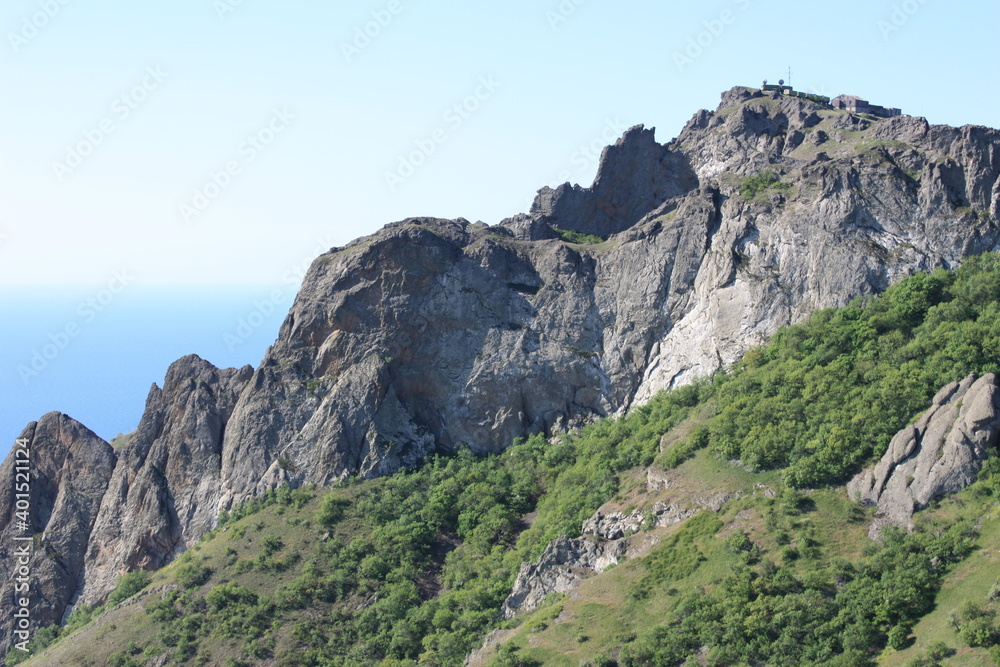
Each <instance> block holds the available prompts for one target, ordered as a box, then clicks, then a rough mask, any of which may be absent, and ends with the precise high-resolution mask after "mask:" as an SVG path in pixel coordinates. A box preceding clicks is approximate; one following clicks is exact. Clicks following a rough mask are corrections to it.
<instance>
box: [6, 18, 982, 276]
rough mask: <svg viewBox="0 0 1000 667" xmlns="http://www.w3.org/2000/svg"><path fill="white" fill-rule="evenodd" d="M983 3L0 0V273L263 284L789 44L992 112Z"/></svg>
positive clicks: (450, 206) (528, 189) (727, 81)
mask: <svg viewBox="0 0 1000 667" xmlns="http://www.w3.org/2000/svg"><path fill="white" fill-rule="evenodd" d="M998 7H1000V3H997V2H995V0H988V1H987V0H982V1H967V2H950V3H945V2H942V1H941V0H907V1H906V2H901V1H896V0H864V1H863V2H862V1H860V0H844V1H841V2H837V3H804V2H794V3H793V2H776V1H771V2H768V1H766V0H722V1H715V2H712V1H709V2H699V3H693V2H683V3H682V2H670V1H662V0H661V1H658V2H653V1H647V0H633V1H631V2H600V1H598V0H562V1H559V0H551V1H542V0H508V1H507V2H503V3H499V2H498V3H492V2H491V3H485V2H469V1H468V0H466V1H465V2H457V1H447V0H445V1H437V2H434V1H431V0H421V1H419V2H417V1H416V0H373V1H355V2H336V3H332V2H331V3H319V2H302V1H294V0H293V1H288V0H282V1H281V2H277V1H266V0H170V1H169V2H167V1H166V0H133V1H131V2H107V1H102V0H5V2H4V3H3V4H2V6H0V27H2V29H3V32H4V35H5V38H4V40H3V44H0V54H2V55H0V68H2V69H0V85H2V89H3V105H2V108H0V128H2V130H0V137H2V138H0V142H2V143H0V183H2V190H0V197H2V201H0V204H2V206H0V234H2V235H3V237H2V239H0V283H2V284H5V285H11V286H13V285H39V284H56V285H59V284H71V285H75V286H90V287H92V288H93V289H94V290H98V289H101V288H103V287H105V286H106V285H107V284H108V283H109V282H110V281H111V280H113V278H114V273H115V271H117V270H123V269H127V270H129V271H131V272H132V274H133V275H134V277H135V282H134V286H139V287H141V286H144V285H152V284H159V285H173V284H181V283H183V284H190V285H199V286H212V285H220V284H272V283H278V282H281V276H282V275H283V274H284V273H285V272H286V271H287V270H288V269H289V267H290V266H293V265H296V264H297V263H299V262H300V261H301V259H302V256H303V255H304V254H305V255H309V254H315V253H314V249H315V248H316V246H317V245H318V244H319V245H322V244H329V245H333V244H341V243H344V242H346V241H348V240H350V239H352V238H354V237H357V236H359V235H363V234H366V233H370V232H372V231H374V230H375V229H377V228H378V227H380V226H382V225H383V224H385V223H387V222H390V221H393V220H397V219H401V218H404V217H407V216H411V215H436V216H445V217H458V216H462V217H466V218H468V219H470V220H477V219H481V220H483V221H486V222H489V223H496V222H499V221H500V220H501V219H502V218H504V217H506V216H509V215H511V214H514V213H516V212H518V211H522V210H524V209H526V207H527V205H528V204H529V202H530V200H531V197H532V195H533V193H534V192H535V190H536V189H537V188H538V187H540V186H541V185H546V184H548V185H556V184H558V183H559V182H561V181H563V180H567V179H568V180H571V181H579V182H581V183H583V184H589V182H590V180H592V178H593V175H594V172H595V168H596V160H597V157H598V155H599V147H600V146H601V145H603V144H604V143H608V142H610V141H613V139H614V138H615V137H616V136H617V135H619V134H620V133H621V132H622V130H623V129H625V128H627V127H628V126H630V125H633V124H638V123H645V124H646V125H647V126H655V127H656V128H657V137H658V139H659V140H660V141H662V142H665V141H667V140H669V139H670V138H672V137H673V136H675V135H676V134H677V133H678V132H679V130H680V129H681V128H682V127H683V125H684V123H685V122H686V121H687V119H689V118H690V117H691V115H692V114H693V113H694V112H695V111H697V110H698V109H699V108H702V107H708V108H713V109H714V108H715V106H716V104H717V102H718V95H719V93H720V92H721V91H723V90H725V89H728V88H730V87H731V86H733V85H739V84H743V85H759V84H760V81H761V80H762V79H764V78H768V79H770V80H771V81H776V80H777V79H779V78H780V77H782V76H784V75H785V72H786V70H787V68H788V67H789V66H791V68H792V70H793V71H792V83H793V84H794V85H796V86H797V87H799V88H801V89H805V90H812V91H818V92H824V93H827V94H831V95H833V94H838V93H841V92H850V93H855V94H858V95H861V96H864V97H867V98H869V99H870V100H871V101H873V102H875V103H880V104H885V105H891V106H899V107H902V108H903V110H904V111H905V112H908V113H912V114H921V115H925V116H927V117H928V118H929V119H930V120H931V121H932V122H938V123H949V124H964V123H978V124H984V125H992V126H997V125H1000V111H998V109H1000V104H998V102H1000V94H998V92H997V87H996V85H995V84H996V81H995V78H996V75H995V73H994V72H993V70H994V68H995V65H996V62H997V60H998V58H997V56H998V55H1000V51H998V46H997V43H998V40H997V39H996V35H995V30H996V26H997V25H998V24H1000V9H998ZM366 33H367V34H366ZM456 105H458V106H456ZM591 146H593V148H591ZM230 172H231V173H230ZM387 174H393V175H392V176H387Z"/></svg>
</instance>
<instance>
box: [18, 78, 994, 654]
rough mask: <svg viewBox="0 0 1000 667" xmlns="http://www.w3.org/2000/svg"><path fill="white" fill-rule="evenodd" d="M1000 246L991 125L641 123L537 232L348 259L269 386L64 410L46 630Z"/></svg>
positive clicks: (745, 97)
mask: <svg viewBox="0 0 1000 667" xmlns="http://www.w3.org/2000/svg"><path fill="white" fill-rule="evenodd" d="M997 247H1000V132H998V131H997V130H993V129H988V128H983V127H974V126H967V127H963V128H952V127H945V126H932V125H930V124H928V123H927V121H926V120H924V119H920V118H910V117H901V118H894V119H886V120H878V119H874V118H870V117H864V116H859V115H854V114H851V113H849V112H846V111H837V110H833V109H831V108H829V107H827V106H825V105H822V104H818V103H815V102H812V101H809V100H805V99H800V98H794V97H787V96H783V95H781V94H780V93H777V92H775V93H768V94H764V93H762V92H760V91H756V90H752V89H746V88H734V89H732V90H730V91H728V92H726V93H724V94H723V96H722V101H721V104H720V106H719V108H718V109H717V110H716V111H714V112H710V111H700V112H698V113H697V114H696V115H695V116H694V118H693V119H692V120H691V121H690V122H689V123H688V125H687V126H686V127H685V128H684V129H683V131H682V132H681V133H680V135H679V136H678V137H677V138H676V139H674V140H673V141H671V142H669V143H668V144H665V145H661V144H659V143H657V141H656V140H655V137H654V132H653V130H651V129H645V128H644V127H642V126H639V127H635V128H632V129H631V130H629V131H628V132H626V133H625V135H624V136H623V137H622V138H621V139H620V140H619V141H618V142H617V143H616V144H615V145H614V146H609V147H608V148H607V149H605V152H604V154H603V156H602V159H601V164H600V168H599V172H598V176H597V178H596V180H595V182H594V184H593V185H592V187H590V188H581V187H579V186H570V185H563V186H560V187H558V188H556V189H554V190H552V189H549V188H544V189H542V190H541V191H540V192H539V194H538V197H537V198H536V200H535V204H534V205H533V207H532V209H531V211H530V212H529V213H527V214H521V215H517V216H515V217H513V218H510V219H508V220H504V221H503V222H501V223H500V224H498V225H495V226H489V225H486V224H483V223H470V222H468V221H466V220H461V219H460V220H440V219H433V218H411V219H407V220H404V221H402V222H398V223H394V224H391V225H388V226H386V227H385V228H384V229H382V230H380V231H379V232H377V233H375V234H373V235H371V236H369V237H366V238H363V239H359V240H357V241H355V242H353V243H351V244H349V245H348V246H346V247H344V248H334V249H331V251H330V252H328V253H326V254H324V255H322V256H320V257H319V258H317V259H316V261H315V262H314V263H313V265H312V267H311V268H310V270H309V272H308V274H307V276H306V277H305V280H304V282H303V285H302V288H301V291H300V292H299V294H298V296H297V298H296V300H295V303H294V305H293V306H292V308H291V311H290V312H289V314H288V317H287V318H286V320H285V322H284V324H283V325H282V328H281V331H280V334H279V337H278V340H277V341H276V342H275V344H274V345H273V346H272V347H271V348H270V349H269V350H268V352H267V354H266V356H265V358H264V359H263V361H262V362H261V364H260V366H259V367H258V368H257V369H252V368H250V367H245V368H243V369H238V370H237V369H227V370H220V369H217V368H215V367H213V366H212V365H211V364H209V363H208V362H206V361H204V360H201V359H199V358H197V357H186V358H184V359H181V360H179V361H178V362H176V363H175V364H174V365H172V366H171V368H170V370H169V371H168V373H167V376H166V380H165V382H164V386H163V388H162V389H161V388H159V387H157V386H154V387H153V388H152V389H151V391H150V394H149V398H148V399H147V405H146V412H145V414H144V416H143V418H142V421H141V424H140V426H139V428H138V430H137V431H136V433H135V434H134V435H133V436H132V437H131V438H130V439H129V441H128V443H127V444H126V446H125V447H124V448H122V449H121V450H120V451H117V452H115V451H113V450H112V449H111V447H110V446H109V445H108V443H105V442H103V441H101V440H100V439H99V438H97V437H96V436H94V435H93V434H92V433H90V432H89V431H87V430H86V429H85V428H83V427H82V426H80V425H79V424H76V423H75V422H73V421H72V420H71V419H69V418H68V417H66V416H63V415H56V414H53V415H46V416H45V417H43V418H42V419H41V420H40V421H39V422H37V423H33V424H30V425H29V426H28V427H27V428H26V430H25V434H26V436H25V437H28V438H29V439H32V441H33V442H36V441H37V443H38V444H37V445H36V446H35V447H34V448H33V451H34V452H35V453H36V456H37V457H38V458H37V459H36V460H34V461H33V463H34V466H35V472H36V475H37V476H38V479H39V480H42V481H40V482H39V484H38V485H37V487H36V491H35V493H36V496H35V497H34V498H33V501H32V502H33V507H32V512H33V517H34V518H33V524H32V529H33V530H34V531H35V532H36V533H38V534H40V537H39V538H38V540H37V541H38V542H39V543H41V544H52V545H53V549H52V550H39V549H36V551H35V555H34V556H33V558H34V559H35V561H36V563H37V564H38V565H37V567H36V568H35V569H34V570H33V572H34V576H35V577H36V580H37V582H38V585H39V586H40V587H41V590H44V591H50V590H51V591H54V593H53V595H52V596H51V598H47V600H48V601H47V603H46V605H45V607H44V608H40V609H38V610H37V611H36V614H35V617H34V620H35V622H36V623H38V624H40V625H44V624H46V623H50V622H54V621H58V620H59V619H60V618H61V617H62V616H63V614H64V613H65V612H66V611H67V610H68V609H69V607H70V606H71V605H72V604H74V603H75V602H77V601H82V602H85V603H88V604H89V603H94V602H97V601H100V600H102V599H103V598H104V597H105V596H106V595H107V594H108V593H109V591H110V590H111V589H112V588H113V586H114V582H115V581H116V580H117V578H118V577H119V576H120V575H121V574H123V573H125V572H127V571H129V570H131V569H135V568H155V567H158V566H160V565H162V564H164V563H166V562H168V561H169V560H170V559H171V558H173V557H174V556H176V555H177V554H178V553H180V552H182V551H184V550H185V549H186V548H187V547H188V546H189V545H190V544H192V542H193V541H194V540H197V539H198V538H199V537H201V536H202V535H203V534H204V533H205V532H206V531H207V530H209V529H210V527H211V526H212V525H213V523H214V522H215V520H216V517H217V516H218V514H219V512H221V511H223V510H227V509H229V508H232V507H233V506H235V505H236V504H238V503H240V502H242V501H244V500H246V499H248V498H252V497H255V496H258V495H260V494H261V493H263V492H265V491H267V490H269V489H274V488H277V487H279V486H281V485H283V484H291V485H293V486H296V485H301V484H308V483H315V484H327V483H329V482H332V481H335V480H340V479H344V478H346V477H348V476H350V475H359V476H362V477H370V476H377V475H383V474H387V473H391V472H393V471H395V470H397V469H399V468H400V467H404V466H410V465H413V464H415V463H417V462H418V461H419V460H420V459H421V457H423V456H425V455H426V454H427V453H429V452H432V451H435V450H448V449H452V448H455V447H458V446H460V445H467V446H469V447H471V448H472V449H473V450H474V451H477V452H488V451H496V450H498V449H501V448H503V447H505V446H507V445H509V444H510V443H511V442H512V441H513V440H514V439H515V438H517V437H519V436H522V435H526V434H531V433H537V432H551V431H554V430H559V429H565V428H569V427H573V426H576V425H580V424H582V423H585V422H588V421H590V420H592V419H594V418H595V417H598V416H605V415H612V414H618V413H621V412H623V411H626V410H628V409H629V408H630V407H632V406H635V405H638V404H642V403H644V402H645V401H647V400H649V398H650V397H651V396H653V395H654V394H655V393H656V392H658V391H660V390H661V389H664V388H668V387H672V386H676V385H680V384H684V383H688V382H690V381H691V380H693V379H694V378H697V377H700V376H704V375H706V374H709V373H711V372H713V371H715V370H717V369H719V368H721V367H723V366H725V365H727V364H729V363H732V362H734V361H735V360H737V359H738V358H739V357H740V356H741V354H742V353H743V352H744V351H746V350H747V349H749V347H751V346H754V345H757V344H760V343H761V342H763V341H764V340H766V338H767V337H768V336H769V335H770V334H772V333H773V332H774V331H775V330H776V329H777V328H778V327H780V326H782V325H784V324H787V323H790V322H795V321H798V320H800V319H802V318H803V317H804V316H806V315H807V314H808V313H810V312H812V311H813V310H815V309H816V308H820V307H827V306H839V305H844V304H846V303H847V302H848V301H849V300H850V299H852V298H853V297H855V296H858V295H864V294H871V293H874V292H878V291H880V290H883V289H884V288H886V287H887V286H888V285H889V284H891V283H892V282H894V281H896V280H897V279H899V278H902V277H904V276H906V275H909V274H912V273H913V272H916V271H924V270H929V269H933V268H935V267H953V266H955V265H957V264H959V263H960V262H961V260H962V258H963V257H965V256H967V255H970V254H977V253H981V252H984V251H987V250H991V249H996V248H997ZM4 465H5V466H6V469H7V471H8V472H9V469H10V467H11V466H12V465H13V463H12V461H11V460H8V461H7V462H6V463H5V464H4ZM8 478H9V475H6V476H5V478H4V479H5V480H6V479H8ZM3 483H6V481H5V482H3ZM10 498H11V493H10V491H9V489H6V488H5V493H4V494H3V496H2V497H0V502H8V501H9V500H10ZM0 516H2V518H0V522H7V521H9V519H8V517H10V516H11V515H10V513H9V512H5V513H3V514H2V515H0ZM0 530H2V531H5V534H6V533H7V532H9V531H10V530H12V527H11V525H10V524H8V523H0ZM12 568H13V561H12V560H11V559H9V558H3V559H2V560H0V570H2V571H0V574H2V575H3V576H4V578H5V580H6V581H9V579H10V576H9V575H10V574H11V571H12ZM9 628H10V626H9V621H7V620H0V632H3V633H4V635H5V636H9V632H7V631H8V630H9Z"/></svg>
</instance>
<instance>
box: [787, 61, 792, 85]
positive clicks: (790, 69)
mask: <svg viewBox="0 0 1000 667" xmlns="http://www.w3.org/2000/svg"><path fill="white" fill-rule="evenodd" d="M788 87H789V88H791V87H792V66H791V65H789V66H788Z"/></svg>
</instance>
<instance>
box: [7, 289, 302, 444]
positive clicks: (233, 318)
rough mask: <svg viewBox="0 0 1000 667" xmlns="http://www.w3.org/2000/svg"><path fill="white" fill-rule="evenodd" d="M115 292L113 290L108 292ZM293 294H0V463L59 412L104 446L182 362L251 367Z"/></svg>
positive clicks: (131, 424) (132, 423) (133, 420)
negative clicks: (24, 435)
mask: <svg viewBox="0 0 1000 667" xmlns="http://www.w3.org/2000/svg"><path fill="white" fill-rule="evenodd" d="M112 287H116V286H112ZM295 291H296V290H295V289H294V287H290V286H289V285H280V286H273V287H272V286H263V287H261V286H257V287H241V288H215V289H193V288H183V289H179V288H169V289H168V288H162V287H160V288H140V287H132V286H129V287H127V288H125V289H121V290H120V291H119V292H118V293H114V292H113V291H112V290H111V289H98V290H73V291H68V290H65V289H54V288H45V289H32V290H21V291H18V290H12V289H11V288H7V289H6V290H5V292H4V293H2V294H0V390H2V392H3V393H2V396H3V399H4V400H3V408H2V410H0V457H6V455H7V453H8V451H9V450H10V448H11V446H12V445H13V443H14V441H15V439H16V438H17V437H18V435H19V434H20V433H21V431H22V430H23V428H24V427H25V426H26V425H27V424H28V423H29V422H31V421H36V420H37V419H38V418H39V417H41V416H42V415H43V414H45V413H46V412H50V411H53V410H56V411H59V412H63V413H66V414H68V415H69V416H71V417H73V418H74V419H76V420H77V421H80V422H81V423H83V424H84V425H85V426H87V427H88V428H90V429H91V430H93V431H94V432H95V433H97V434H98V435H99V436H101V437H102V438H104V439H106V440H108V439H111V438H113V437H114V436H115V435H117V434H118V433H127V432H129V431H132V430H134V429H135V428H136V426H138V424H139V418H140V417H141V416H142V411H143V407H144V405H145V401H146V396H147V394H148V393H149V389H150V387H151V386H152V384H153V383H154V382H155V383H157V384H159V385H162V382H163V377H164V375H165V374H166V371H167V368H168V367H169V365H170V364H171V363H172V362H173V361H175V360H177V359H179V358H180V357H182V356H185V355H187V354H197V355H198V356H200V357H202V358H204V359H206V360H208V361H210V362H212V363H213V364H215V365H216V366H220V367H227V366H242V365H244V364H251V365H253V366H255V367H256V366H257V365H258V364H259V363H260V361H261V359H262V358H263V356H264V353H265V351H266V350H267V348H268V346H269V345H271V344H272V343H273V342H274V340H275V338H276V337H277V333H278V329H279V328H280V326H281V323H282V321H283V320H284V318H285V315H286V314H287V313H288V309H289V308H290V307H291V305H292V301H293V299H294V296H295Z"/></svg>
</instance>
